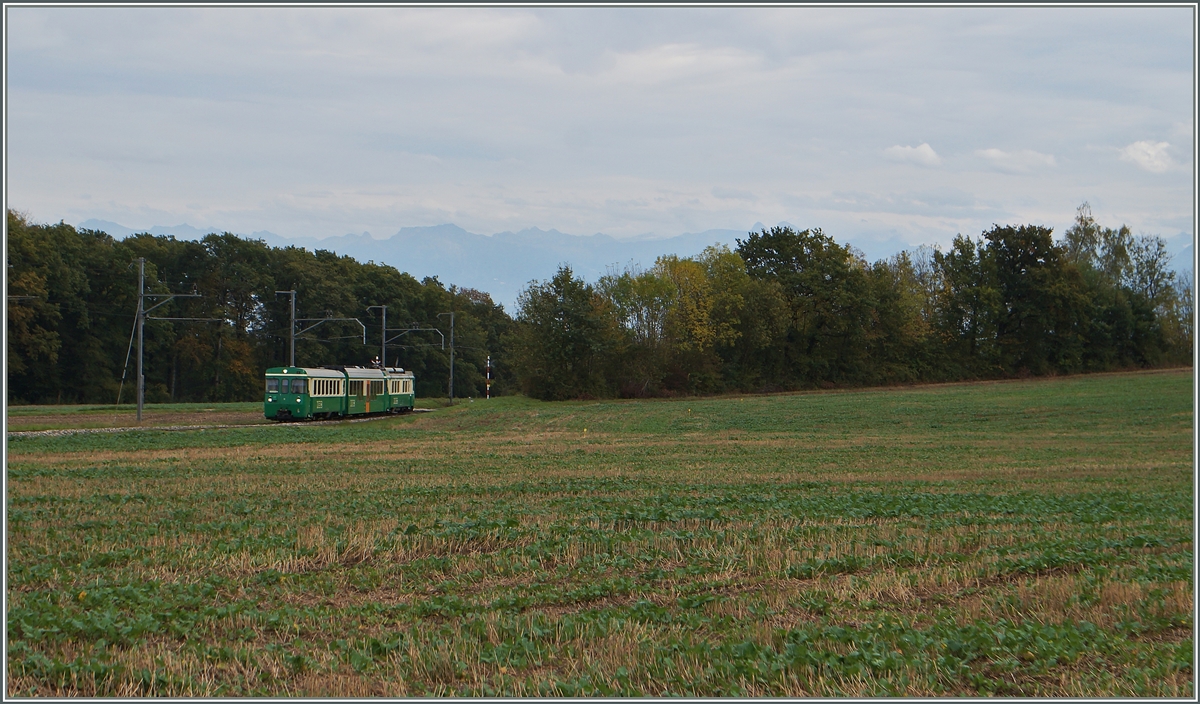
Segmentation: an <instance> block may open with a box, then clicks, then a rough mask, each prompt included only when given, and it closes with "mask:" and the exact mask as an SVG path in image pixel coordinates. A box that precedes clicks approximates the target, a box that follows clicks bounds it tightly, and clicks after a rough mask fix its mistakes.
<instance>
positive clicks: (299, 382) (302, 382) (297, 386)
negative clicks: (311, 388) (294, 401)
mask: <svg viewBox="0 0 1200 704" xmlns="http://www.w3.org/2000/svg"><path fill="white" fill-rule="evenodd" d="M307 381H308V380H307V379H292V393H294V394H302V393H305V391H306V388H305V387H306V386H307V385H308V384H307Z"/></svg>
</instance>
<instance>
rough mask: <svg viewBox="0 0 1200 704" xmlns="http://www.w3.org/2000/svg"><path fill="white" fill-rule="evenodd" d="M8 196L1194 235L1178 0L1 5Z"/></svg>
mask: <svg viewBox="0 0 1200 704" xmlns="http://www.w3.org/2000/svg"><path fill="white" fill-rule="evenodd" d="M6 19H7V25H6V31H7V37H6V39H7V43H6V50H7V56H6V59H7V60H6V68H7V72H8V75H7V81H8V83H7V91H8V95H7V98H8V100H7V110H8V113H7V121H8V122H7V129H8V132H7V142H6V144H7V164H6V167H7V189H8V190H7V204H8V206H9V207H11V208H16V209H18V210H22V211H25V212H27V213H29V215H31V216H32V217H33V219H35V220H37V221H41V222H48V221H53V222H57V221H58V220H60V219H62V220H66V221H67V222H69V223H79V222H82V221H83V220H86V219H89V218H100V219H105V220H112V221H116V222H119V223H121V224H123V225H127V226H130V227H134V228H149V227H151V226H154V225H176V224H179V223H184V222H186V223H188V224H190V225H193V226H196V227H208V226H213V227H217V228H220V229H225V230H231V231H234V232H241V233H250V232H253V231H257V230H270V231H272V232H275V233H277V234H280V235H284V236H307V237H324V236H329V235H341V234H345V233H348V232H363V231H370V232H371V233H372V234H373V235H375V236H376V237H386V236H390V235H391V234H392V233H394V232H395V231H396V230H398V229H399V228H400V227H403V226H415V225H435V224H440V223H446V222H453V223H456V224H458V225H460V226H462V227H464V228H466V229H468V230H471V231H474V232H482V233H492V232H497V231H502V230H506V229H507V230H520V229H523V228H526V227H532V226H536V227H541V228H543V229H549V228H557V229H559V230H562V231H564V232H570V233H574V234H591V233H594V232H605V233H607V234H610V235H613V236H617V237H624V236H633V235H639V234H645V233H654V234H657V235H661V236H667V235H675V234H679V233H682V232H687V231H690V232H697V231H701V230H705V229H709V228H731V229H746V228H749V227H751V226H752V225H753V224H754V223H755V222H757V221H761V222H764V223H767V224H768V225H771V224H774V223H776V222H779V221H781V220H786V221H789V222H791V223H793V224H795V225H797V226H801V227H823V228H824V229H825V231H826V232H827V233H828V234H831V235H833V236H834V237H836V238H837V239H839V240H845V239H849V238H853V237H858V238H877V239H881V240H882V239H889V238H892V237H899V238H901V239H903V240H905V241H907V242H909V243H913V244H920V243H929V244H933V243H946V242H948V241H949V240H950V239H951V238H952V237H953V236H954V234H955V233H957V232H962V233H964V234H973V235H977V234H979V233H980V232H981V231H982V230H983V229H985V228H987V227H989V226H990V225H991V224H992V223H1027V222H1030V223H1037V224H1045V225H1050V226H1054V227H1055V228H1056V230H1057V231H1059V232H1061V230H1062V228H1063V227H1065V226H1066V225H1068V224H1069V223H1070V221H1071V218H1072V217H1073V215H1074V210H1075V208H1076V206H1078V205H1079V203H1080V202H1081V201H1084V200H1088V201H1090V202H1091V203H1092V206H1093V209H1094V211H1095V213H1096V215H1097V218H1098V219H1099V220H1100V221H1101V222H1102V223H1104V224H1112V225H1115V224H1119V223H1127V224H1129V225H1130V226H1131V227H1132V228H1133V229H1134V232H1135V233H1149V234H1160V235H1164V236H1169V235H1175V234H1177V233H1179V232H1189V233H1191V232H1193V222H1192V212H1193V190H1194V187H1193V180H1192V169H1193V152H1194V144H1193V134H1194V132H1193V127H1194V120H1195V115H1194V109H1193V108H1194V104H1195V98H1194V95H1193V85H1194V81H1195V76H1194V74H1193V50H1194V40H1195V37H1194V26H1195V21H1194V18H1193V11H1192V9H1191V8H1189V7H1180V8H1161V7H1160V8H1084V7H1079V8H945V9H943V8H887V9H880V8H840V9H830V8H790V9H762V8H757V9H739V8H729V9H696V8H691V9H649V8H643V9H627V8H605V9H600V8H593V9H569V8H560V9H527V8H513V9H503V8H494V9H409V8H357V9H355V8H351V9H336V8H88V7H76V8H38V7H27V8H26V7H9V8H7V9H6Z"/></svg>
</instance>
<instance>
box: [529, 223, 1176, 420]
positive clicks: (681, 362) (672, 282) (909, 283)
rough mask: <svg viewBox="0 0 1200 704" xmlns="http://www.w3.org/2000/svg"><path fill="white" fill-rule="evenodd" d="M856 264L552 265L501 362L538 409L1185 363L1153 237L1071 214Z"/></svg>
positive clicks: (756, 257) (776, 243)
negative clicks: (1059, 220)
mask: <svg viewBox="0 0 1200 704" xmlns="http://www.w3.org/2000/svg"><path fill="white" fill-rule="evenodd" d="M1064 234H1065V237H1064V238H1063V240H1062V241H1061V242H1055V241H1054V239H1053V237H1052V232H1051V230H1050V229H1049V228H1046V227H1040V226H1035V225H1022V226H999V225H997V226H994V227H993V228H992V229H990V230H988V231H987V232H984V233H983V234H982V235H981V236H980V237H978V238H972V237H964V236H961V235H960V236H958V237H956V238H955V239H954V242H953V244H952V245H951V247H950V248H949V249H948V250H947V251H944V252H943V251H941V250H939V249H935V248H929V247H922V248H919V249H917V250H915V251H911V252H901V253H900V254H897V255H895V256H893V257H891V258H889V259H886V260H881V261H877V262H875V263H874V264H869V263H867V261H866V260H865V259H864V258H863V257H862V256H861V255H860V254H858V253H857V252H855V251H854V250H853V249H851V248H849V247H845V246H842V245H839V244H838V243H836V242H835V241H834V240H833V239H832V238H831V237H829V236H828V235H826V234H824V233H823V232H822V231H821V230H819V229H812V230H802V231H799V232H797V231H795V230H793V229H792V228H790V227H776V228H772V229H770V230H766V229H764V230H762V231H761V232H757V233H750V234H749V236H748V237H747V238H746V239H744V240H743V239H738V240H737V246H736V248H735V249H732V250H731V249H729V248H727V247H723V246H714V247H709V248H708V249H706V250H705V251H704V252H703V253H702V254H700V255H699V256H696V257H691V258H679V257H674V256H667V257H661V258H659V259H658V261H656V262H655V264H654V266H653V267H652V268H650V269H646V270H642V269H640V268H637V267H629V268H626V269H625V270H624V271H610V272H609V273H608V274H607V275H605V276H603V277H601V278H600V279H599V280H598V281H597V282H595V283H594V284H589V283H587V282H586V281H583V280H581V279H580V278H578V277H576V276H575V275H574V274H573V273H572V271H571V270H570V268H569V267H562V268H561V269H560V270H559V271H558V273H557V275H556V276H554V277H553V278H552V279H550V280H549V281H544V282H540V283H536V284H534V285H531V286H530V287H529V288H528V289H527V290H525V291H524V292H523V293H522V294H521V297H520V299H519V306H518V311H517V315H516V331H515V332H514V334H513V335H512V340H513V347H512V350H511V353H512V356H513V359H514V361H515V367H516V369H517V380H518V382H519V384H520V388H521V390H522V391H523V392H524V393H526V394H528V395H530V396H534V397H537V398H542V399H568V398H580V397H606V396H654V395H664V394H665V395H670V394H709V393H721V392H730V391H751V392H752V391H775V390H788V389H801V388H813V387H831V386H836V385H845V386H863V385H879V384H895V383H911V382H920V381H953V380H963V379H985V378H1001V377H1014V376H1027V375H1045V374H1065V373H1077V372H1093V371H1107V370H1116V369H1131V368H1142V367H1154V366H1162V365H1178V364H1190V362H1191V359H1192V290H1191V288H1192V283H1191V277H1190V276H1185V277H1183V278H1177V277H1176V275H1175V273H1174V272H1173V271H1171V270H1170V268H1169V267H1168V264H1169V260H1170V257H1169V255H1168V254H1167V251H1166V247H1165V244H1164V243H1163V241H1162V240H1161V238H1158V237H1153V236H1138V237H1135V236H1133V235H1132V234H1131V233H1130V231H1129V228H1127V227H1124V226H1122V227H1120V228H1116V229H1113V228H1108V227H1103V226H1101V225H1099V224H1098V223H1097V222H1096V221H1095V219H1094V218H1093V217H1092V214H1091V210H1090V208H1089V207H1088V205H1087V204H1086V203H1085V204H1083V205H1082V206H1081V207H1080V208H1079V210H1078V212H1077V214H1076V219H1075V223H1074V224H1073V225H1072V226H1071V227H1070V228H1069V229H1068V230H1067V232H1065V233H1064Z"/></svg>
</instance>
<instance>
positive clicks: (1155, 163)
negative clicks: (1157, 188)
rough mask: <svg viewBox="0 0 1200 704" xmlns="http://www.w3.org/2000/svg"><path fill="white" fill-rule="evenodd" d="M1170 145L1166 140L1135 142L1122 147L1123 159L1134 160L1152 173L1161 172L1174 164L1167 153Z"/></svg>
mask: <svg viewBox="0 0 1200 704" xmlns="http://www.w3.org/2000/svg"><path fill="white" fill-rule="evenodd" d="M1170 146H1171V145H1170V144H1168V143H1166V142H1150V141H1147V140H1143V141H1140V142H1134V143H1133V144H1130V145H1129V146H1127V147H1124V148H1122V149H1121V159H1123V160H1125V161H1132V162H1133V163H1135V164H1137V165H1138V166H1140V167H1142V168H1143V169H1145V170H1146V171H1149V172H1150V173H1152V174H1161V173H1162V172H1164V171H1166V170H1167V169H1169V168H1171V167H1172V166H1173V165H1174V163H1173V162H1172V161H1171V155H1170V154H1169V153H1167V149H1168V148H1170Z"/></svg>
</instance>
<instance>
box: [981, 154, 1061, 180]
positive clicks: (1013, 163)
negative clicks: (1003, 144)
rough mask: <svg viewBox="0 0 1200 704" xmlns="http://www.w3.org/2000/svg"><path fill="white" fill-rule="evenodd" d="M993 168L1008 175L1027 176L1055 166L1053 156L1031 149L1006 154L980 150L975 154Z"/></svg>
mask: <svg viewBox="0 0 1200 704" xmlns="http://www.w3.org/2000/svg"><path fill="white" fill-rule="evenodd" d="M975 153H976V154H978V155H979V156H981V157H983V158H984V159H986V160H987V162H988V163H989V164H991V165H992V166H993V167H995V168H997V169H999V170H1000V171H1007V172H1009V173H1017V174H1027V173H1029V172H1031V171H1035V170H1038V169H1045V168H1049V167H1052V166H1054V165H1055V162H1054V155H1053V154H1042V153H1040V152H1035V151H1033V150H1032V149H1021V150H1019V151H1015V152H1006V151H1004V150H1002V149H994V148H993V149H980V150H979V151H977V152H975Z"/></svg>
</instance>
